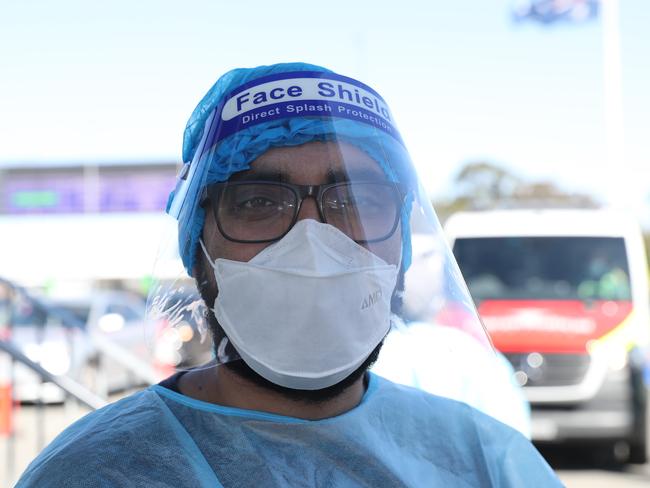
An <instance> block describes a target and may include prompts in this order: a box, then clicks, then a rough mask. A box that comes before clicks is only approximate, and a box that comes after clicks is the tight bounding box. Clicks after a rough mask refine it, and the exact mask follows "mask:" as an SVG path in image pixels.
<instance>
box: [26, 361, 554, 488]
mask: <svg viewBox="0 0 650 488" xmlns="http://www.w3.org/2000/svg"><path fill="white" fill-rule="evenodd" d="M17 486H18V487H39V488H41V487H57V488H58V487H63V486H65V487H69V488H76V487H104V486H106V487H109V486H110V487H115V486H129V487H131V486H133V487H145V486H146V487H167V486H169V487H174V488H181V487H219V486H224V487H240V486H241V487H253V486H263V487H284V486H292V487H294V486H299V487H320V486H323V487H354V486H372V487H384V486H387V487H388V486H390V487H401V486H409V487H419V486H444V487H446V488H449V487H483V486H499V487H509V486H512V487H522V486H525V487H536V486H540V487H542V486H543V487H549V486H551V487H552V486H561V483H560V481H559V480H558V479H557V477H556V476H555V474H554V473H553V471H552V470H551V468H550V467H549V466H548V465H547V464H546V462H545V461H544V459H543V458H542V457H541V456H540V455H539V453H538V452H537V451H536V450H535V448H534V447H533V446H532V445H531V444H530V442H529V441H528V440H527V439H525V438H524V437H523V436H522V435H521V434H519V433H518V432H517V431H515V430H513V429H511V428H510V427H508V426H506V425H504V424H502V423H500V422H499V421H497V420H494V419H493V418H491V417H489V416H487V415H484V414H482V413H480V412H479V411H477V410H475V409H473V408H472V407H469V406H468V405H466V404H464V403H460V402H456V401H454V400H449V399H445V398H442V397H437V396H433V395H430V394H428V393H425V392H422V391H420V390H416V389H414V388H410V387H406V386H399V385H396V384H394V383H391V382H389V381H388V380H385V379H383V378H381V377H379V376H376V375H374V374H370V379H369V383H368V388H367V391H366V393H365V395H364V397H363V399H362V401H361V403H360V404H359V405H358V406H357V407H355V408H354V409H352V410H350V411H348V412H346V413H344V414H342V415H339V416H336V417H332V418H328V419H324V420H317V421H308V420H301V419H297V418H292V417H285V416H281V415H274V414H269V413H264V412H259V411H251V410H242V409H238V408H230V407H222V406H218V405H214V404H211V403H206V402H202V401H198V400H195V399H192V398H189V397H187V396H184V395H181V394H179V393H176V392H174V391H172V390H169V389H167V388H164V387H162V386H160V385H156V386H152V387H150V388H148V389H146V390H144V391H142V392H139V393H137V394H134V395H132V396H130V397H127V398H125V399H124V400H121V401H119V402H117V403H114V404H112V405H109V406H107V407H105V408H102V409H100V410H97V411H95V412H93V413H91V414H89V415H87V416H86V417H84V418H82V419H81V420H79V421H78V422H76V423H75V424H73V425H72V426H71V427H69V428H68V429H67V430H65V431H64V432H63V433H62V434H60V435H59V436H58V437H57V438H56V439H55V440H54V441H53V442H52V443H51V444H50V445H49V446H48V447H47V448H45V449H44V450H43V452H42V453H41V454H40V455H39V456H38V457H37V458H36V459H35V460H34V461H33V462H32V463H31V464H30V466H29V467H28V468H27V470H26V471H25V473H24V474H23V476H22V477H21V479H20V480H19V482H18V484H17Z"/></svg>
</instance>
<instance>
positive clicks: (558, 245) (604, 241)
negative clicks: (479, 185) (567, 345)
mask: <svg viewBox="0 0 650 488" xmlns="http://www.w3.org/2000/svg"><path fill="white" fill-rule="evenodd" d="M454 255H455V256H456V260H457V261H458V265H459V267H460V270H461V271H462V273H463V276H464V277H465V280H466V281H467V286H468V287H469V291H470V293H471V295H472V297H473V298H474V300H475V301H477V302H480V301H481V300H486V299H537V300H543V299H546V300H630V299H631V297H630V295H631V294H630V279H629V269H628V262H627V255H626V252H625V243H624V241H623V239H622V238H617V237H481V238H459V239H457V240H456V241H455V243H454Z"/></svg>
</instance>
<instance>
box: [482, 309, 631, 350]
mask: <svg viewBox="0 0 650 488" xmlns="http://www.w3.org/2000/svg"><path fill="white" fill-rule="evenodd" d="M478 312H479V314H480V316H481V318H482V320H483V323H484V324H485V327H486V328H487V330H488V331H489V332H490V337H491V338H492V341H493V342H494V346H495V347H496V348H497V349H498V350H499V351H501V352H504V353H509V352H546V353H572V354H584V353H586V352H587V343H588V342H589V341H590V340H593V339H598V338H599V337H602V336H603V335H605V334H606V333H608V332H609V331H611V330H612V329H614V328H615V327H616V326H618V325H620V324H621V323H622V322H623V321H624V320H625V318H626V317H627V316H628V315H629V314H630V313H631V312H632V302H630V301H594V302H590V303H585V302H581V301H578V300H485V301H483V302H481V304H480V306H479V308H478Z"/></svg>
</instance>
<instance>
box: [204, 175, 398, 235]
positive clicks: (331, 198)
mask: <svg viewBox="0 0 650 488" xmlns="http://www.w3.org/2000/svg"><path fill="white" fill-rule="evenodd" d="M403 195H404V191H403V188H402V186H401V185H400V184H399V183H392V182H377V181H365V182H364V181H359V182H345V183H332V184H326V185H294V184H290V183H278V182H271V181H234V182H225V183H215V184H213V185H209V186H208V187H207V188H206V189H205V190H204V193H203V196H202V198H201V205H202V206H206V205H207V204H208V203H209V204H210V205H211V207H212V210H213V212H214V215H215V219H216V221H217V226H218V228H219V231H220V232H221V233H222V234H223V236H224V237H226V239H228V240H231V241H234V242H246V243H261V242H271V241H276V240H278V239H281V238H282V237H283V236H284V235H285V234H286V233H287V232H289V230H290V229H291V228H292V227H293V225H294V224H295V223H296V221H297V220H298V213H299V212H300V207H301V205H302V202H303V200H304V199H305V198H306V197H312V198H314V199H315V200H316V203H317V207H318V212H319V214H320V218H321V220H322V221H323V222H325V223H327V224H330V225H333V226H334V227H336V228H337V229H339V230H340V231H341V232H343V233H344V234H346V235H347V236H348V237H350V239H352V240H354V241H355V242H357V243H369V242H378V241H383V240H385V239H387V238H389V237H390V236H391V235H393V233H394V232H395V230H396V229H397V225H398V223H399V218H400V211H401V208H402V201H403V198H404V197H403Z"/></svg>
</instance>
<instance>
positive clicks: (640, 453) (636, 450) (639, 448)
mask: <svg viewBox="0 0 650 488" xmlns="http://www.w3.org/2000/svg"><path fill="white" fill-rule="evenodd" d="M647 459H648V446H647V444H646V443H645V442H639V443H637V444H633V445H631V446H630V458H629V462H630V463H633V464H645V462H646V461H647Z"/></svg>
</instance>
